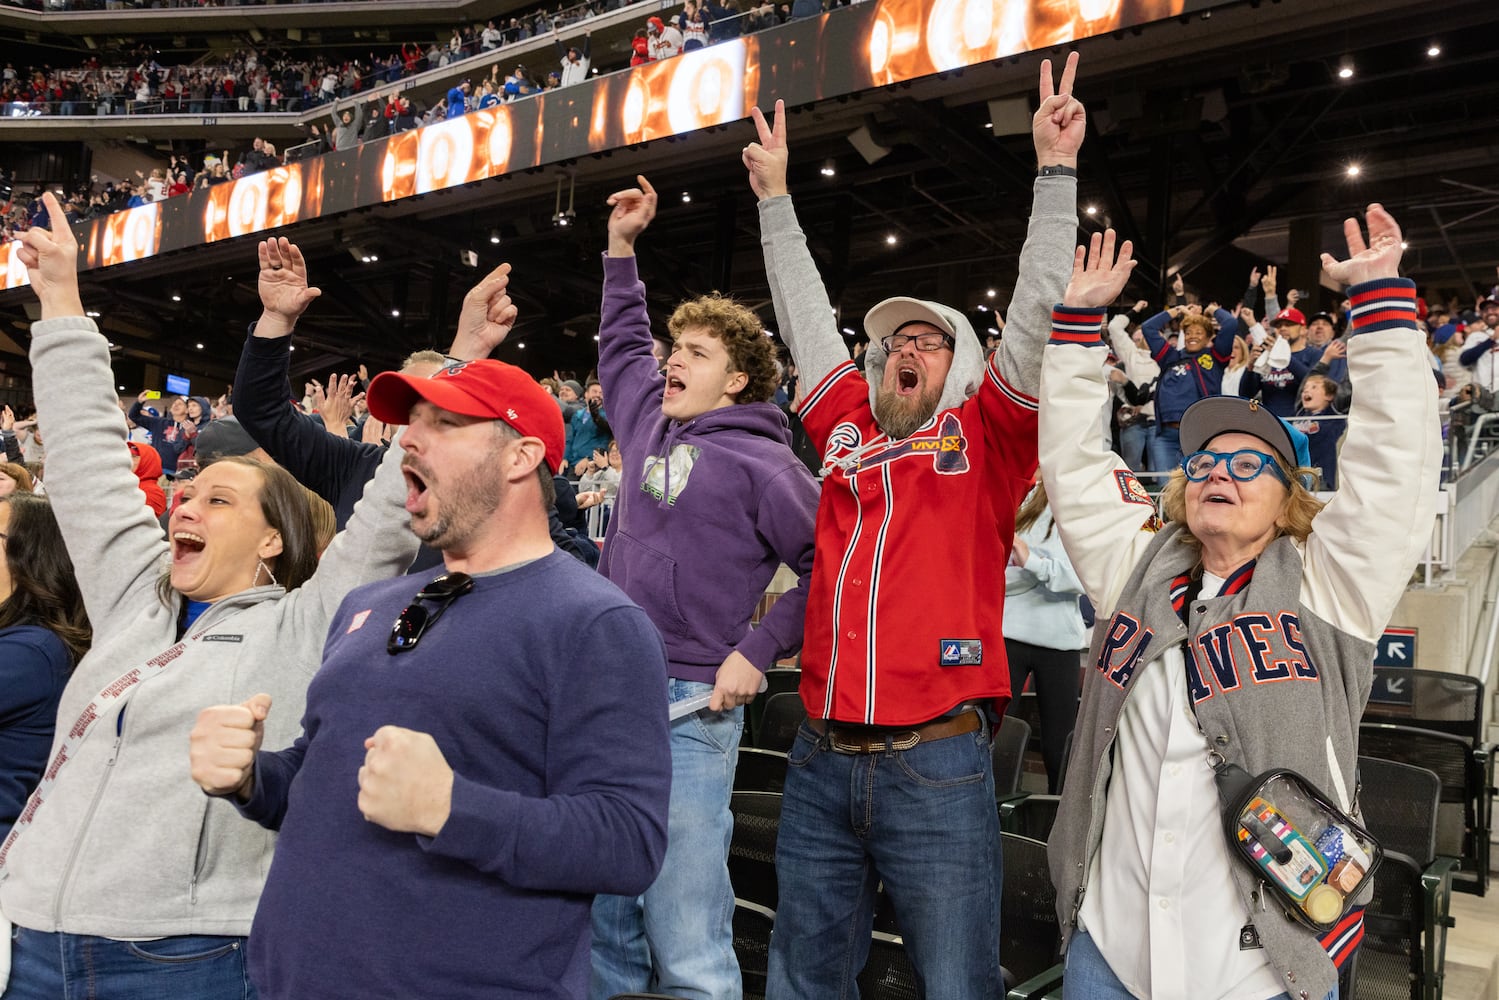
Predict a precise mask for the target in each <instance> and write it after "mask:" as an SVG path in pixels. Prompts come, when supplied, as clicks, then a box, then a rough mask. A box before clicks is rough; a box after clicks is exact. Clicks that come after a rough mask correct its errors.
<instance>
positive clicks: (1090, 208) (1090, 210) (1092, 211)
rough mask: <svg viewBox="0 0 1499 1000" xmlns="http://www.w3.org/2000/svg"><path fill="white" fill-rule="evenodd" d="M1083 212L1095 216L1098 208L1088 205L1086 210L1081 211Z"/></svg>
mask: <svg viewBox="0 0 1499 1000" xmlns="http://www.w3.org/2000/svg"><path fill="white" fill-rule="evenodd" d="M1083 211H1085V212H1087V213H1088V214H1089V215H1097V214H1098V206H1097V205H1089V206H1088V207H1087V208H1085V209H1083Z"/></svg>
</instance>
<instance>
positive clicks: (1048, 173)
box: [1036, 163, 1077, 177]
mask: <svg viewBox="0 0 1499 1000" xmlns="http://www.w3.org/2000/svg"><path fill="white" fill-rule="evenodd" d="M1036 176H1037V177H1076V176H1077V168H1076V167H1067V166H1063V165H1062V164H1060V163H1050V164H1047V165H1046V166H1044V167H1042V168H1041V169H1040V170H1038V171H1036Z"/></svg>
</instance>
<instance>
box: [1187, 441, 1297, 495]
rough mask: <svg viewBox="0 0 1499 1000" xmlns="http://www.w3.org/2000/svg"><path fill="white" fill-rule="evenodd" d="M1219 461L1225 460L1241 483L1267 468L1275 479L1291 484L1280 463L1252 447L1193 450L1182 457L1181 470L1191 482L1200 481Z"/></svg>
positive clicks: (1229, 470)
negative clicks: (1233, 449)
mask: <svg viewBox="0 0 1499 1000" xmlns="http://www.w3.org/2000/svg"><path fill="white" fill-rule="evenodd" d="M1219 462H1227V463H1228V474H1229V475H1230V476H1233V477H1234V478H1235V479H1237V480H1238V481H1239V482H1241V483H1247V482H1249V481H1250V480H1251V479H1254V478H1256V477H1258V476H1259V474H1260V473H1262V472H1264V471H1266V470H1269V471H1270V472H1271V473H1272V474H1274V476H1275V478H1276V479H1279V480H1280V481H1281V482H1282V483H1285V485H1287V486H1290V485H1291V483H1290V481H1289V480H1287V479H1286V474H1285V473H1284V472H1282V471H1280V463H1279V462H1277V461H1276V460H1275V457H1274V456H1273V455H1267V454H1265V453H1264V452H1262V451H1255V450H1253V449H1252V448H1241V449H1239V450H1238V451H1194V452H1192V454H1190V455H1188V456H1187V457H1186V458H1184V459H1182V471H1183V472H1185V473H1186V474H1187V478H1188V479H1190V480H1191V481H1192V482H1194V483H1200V482H1202V481H1203V480H1204V479H1206V478H1207V477H1208V476H1210V475H1212V473H1213V470H1214V469H1216V468H1217V467H1218V463H1219Z"/></svg>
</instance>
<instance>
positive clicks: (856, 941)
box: [766, 723, 1003, 1000]
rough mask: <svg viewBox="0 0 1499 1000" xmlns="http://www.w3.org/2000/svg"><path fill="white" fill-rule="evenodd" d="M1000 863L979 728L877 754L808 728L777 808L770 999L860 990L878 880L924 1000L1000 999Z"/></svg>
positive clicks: (989, 770)
mask: <svg viewBox="0 0 1499 1000" xmlns="http://www.w3.org/2000/svg"><path fill="white" fill-rule="evenodd" d="M1001 869H1002V866H1001V862H1000V839H999V816H998V812H997V810H995V808H994V771H993V765H992V763H991V761H990V757H989V726H988V725H987V723H986V724H985V725H984V726H982V727H981V728H980V729H979V730H977V731H976V732H973V733H965V734H963V735H961V736H952V737H949V738H947V739H944V740H934V741H932V742H930V743H920V744H917V745H916V746H915V747H912V748H911V749H910V750H891V749H886V750H885V751H884V752H881V753H871V754H842V753H838V752H836V751H834V750H833V749H832V748H831V745H830V744H828V743H827V741H826V739H825V738H819V737H818V736H817V734H816V733H814V732H813V731H812V729H811V727H809V726H808V725H807V724H805V723H803V724H802V727H801V730H800V732H798V733H797V736H796V742H795V744H793V746H792V748H791V753H790V766H789V767H788V769H787V775H786V791H785V797H784V799H783V800H782V805H781V826H780V832H779V836H778V840H777V843H776V882H777V886H778V889H779V893H780V905H779V907H778V909H777V910H776V924H775V930H774V932H773V933H772V934H771V938H770V975H769V985H768V988H767V990H766V993H767V995H768V996H770V997H774V998H775V1000H843V998H852V997H856V996H858V988H857V985H856V984H855V981H854V980H855V977H857V976H858V974H859V971H860V970H861V969H862V968H863V967H864V961H865V959H866V958H867V957H868V954H869V940H870V938H869V935H870V931H871V929H872V927H873V921H874V901H875V887H876V885H877V884H879V883H880V882H883V883H884V886H885V891H886V892H887V893H888V894H889V896H890V902H891V903H892V904H893V906H894V908H895V914H896V920H897V922H898V924H899V926H900V932H901V936H902V937H903V938H904V939H905V943H906V952H907V954H908V955H909V956H910V959H911V964H912V965H913V966H914V967H915V970H916V977H917V980H918V982H919V983H920V984H921V986H922V992H923V995H924V996H925V997H926V1000H968V998H972V997H994V996H999V995H1000V994H1001V993H1002V992H1003V986H1002V980H1001V976H1000V971H999V962H1000V955H999V899H1000V878H1001V874H1002V870H1001Z"/></svg>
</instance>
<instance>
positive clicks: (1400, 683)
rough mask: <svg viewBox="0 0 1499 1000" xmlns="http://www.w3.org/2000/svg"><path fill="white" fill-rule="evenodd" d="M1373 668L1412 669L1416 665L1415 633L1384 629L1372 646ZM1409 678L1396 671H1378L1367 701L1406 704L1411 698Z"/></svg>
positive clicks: (1410, 629)
mask: <svg viewBox="0 0 1499 1000" xmlns="http://www.w3.org/2000/svg"><path fill="white" fill-rule="evenodd" d="M1374 665H1375V666H1376V667H1407V668H1409V667H1414V666H1415V665H1416V630H1415V629H1413V628H1388V629H1385V632H1384V635H1382V636H1380V637H1379V643H1378V644H1377V645H1376V646H1375V647H1374ZM1412 694H1413V692H1412V685H1411V683H1410V678H1409V677H1402V676H1400V672H1399V671H1394V670H1380V671H1376V672H1375V675H1374V687H1373V688H1372V689H1371V690H1370V691H1369V700H1370V701H1372V702H1380V703H1383V704H1386V705H1409V704H1410V703H1411V698H1412Z"/></svg>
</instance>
